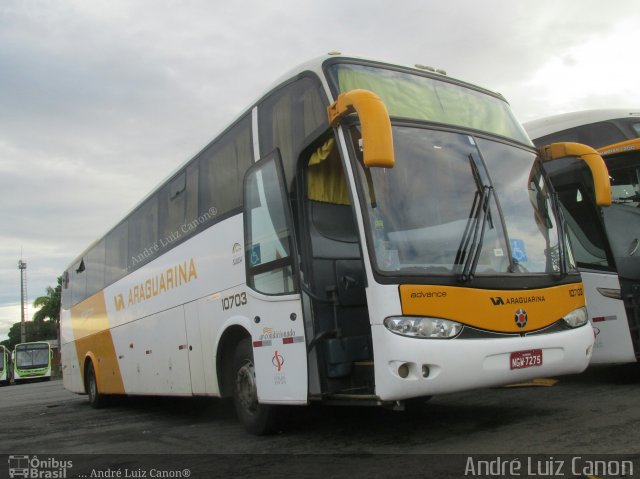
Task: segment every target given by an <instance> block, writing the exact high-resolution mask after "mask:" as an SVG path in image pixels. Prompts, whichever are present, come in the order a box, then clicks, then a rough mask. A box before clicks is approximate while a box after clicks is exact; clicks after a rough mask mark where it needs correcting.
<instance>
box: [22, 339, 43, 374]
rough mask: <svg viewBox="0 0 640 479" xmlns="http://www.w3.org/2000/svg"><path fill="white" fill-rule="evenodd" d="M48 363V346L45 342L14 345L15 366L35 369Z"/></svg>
mask: <svg viewBox="0 0 640 479" xmlns="http://www.w3.org/2000/svg"><path fill="white" fill-rule="evenodd" d="M48 365H49V346H48V345H47V344H29V345H22V344H19V345H18V346H16V367H17V368H19V369H37V368H44V367H47V366H48Z"/></svg>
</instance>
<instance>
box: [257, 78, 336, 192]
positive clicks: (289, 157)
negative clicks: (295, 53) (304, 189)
mask: <svg viewBox="0 0 640 479" xmlns="http://www.w3.org/2000/svg"><path fill="white" fill-rule="evenodd" d="M328 104H329V103H328V101H327V100H326V97H325V95H324V93H323V91H322V86H321V84H320V82H319V81H318V79H317V78H315V77H311V76H306V77H303V78H300V79H299V80H297V81H295V82H292V83H289V84H287V85H285V86H284V87H282V88H280V89H279V90H277V91H275V92H273V93H272V94H271V95H269V96H268V97H267V98H266V99H265V100H263V101H262V102H261V103H260V104H259V105H258V116H259V124H260V151H261V152H265V153H266V152H270V151H272V150H274V149H275V148H278V149H279V150H280V155H281V157H282V164H283V168H284V174H285V178H286V184H287V187H288V188H290V187H291V185H292V183H293V179H294V178H295V172H296V163H295V161H296V158H298V157H299V155H300V153H301V152H302V149H303V146H306V145H307V144H308V142H309V140H310V139H311V138H315V137H317V136H318V135H319V134H320V133H321V132H322V131H324V130H326V129H327V128H328V126H329V125H328V120H327V110H326V108H327V106H328Z"/></svg>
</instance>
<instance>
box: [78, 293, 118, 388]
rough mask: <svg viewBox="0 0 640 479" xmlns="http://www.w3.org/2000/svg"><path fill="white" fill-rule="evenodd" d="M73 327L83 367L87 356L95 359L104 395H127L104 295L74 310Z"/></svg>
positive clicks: (97, 376) (91, 298)
mask: <svg viewBox="0 0 640 479" xmlns="http://www.w3.org/2000/svg"><path fill="white" fill-rule="evenodd" d="M71 326H72V328H73V336H74V338H75V345H76V353H77V355H78V364H79V365H80V367H81V368H82V367H84V362H85V359H86V358H87V356H89V357H91V358H92V360H93V367H94V369H95V372H96V379H97V382H98V390H99V391H100V392H102V393H111V394H124V392H125V390H124V384H123V382H122V375H121V374H120V366H119V365H118V359H117V356H116V349H115V346H114V343H113V337H112V336H111V331H110V329H109V317H108V315H107V307H106V303H105V299H104V292H102V291H101V292H99V293H97V294H94V295H93V296H91V297H90V298H87V299H86V300H84V301H83V302H81V303H79V304H77V305H75V306H74V307H73V308H71ZM81 371H82V369H81Z"/></svg>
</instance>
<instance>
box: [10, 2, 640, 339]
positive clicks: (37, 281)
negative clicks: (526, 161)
mask: <svg viewBox="0 0 640 479" xmlns="http://www.w3.org/2000/svg"><path fill="white" fill-rule="evenodd" d="M639 24H640V8H639V5H638V1H637V0H610V1H607V2H603V1H602V0H482V1H478V0H448V1H438V2H436V1H433V0H401V1H390V0H325V1H319V0H314V1H311V0H286V1H280V0H269V1H253V0H233V1H231V0H227V1H225V2H222V1H219V0H209V1H206V0H92V1H87V0H2V1H1V2H0V215H1V216H0V218H1V220H2V221H1V227H0V340H2V339H5V338H6V334H7V332H8V330H9V327H10V326H11V324H13V323H14V322H16V321H19V320H20V307H19V303H20V281H19V280H20V275H19V271H18V268H17V264H18V260H19V259H20V255H21V251H22V256H23V259H24V260H25V261H26V262H27V264H28V268H27V274H28V299H29V301H30V302H32V301H33V299H34V298H35V297H37V296H40V295H42V294H44V292H45V288H46V287H47V286H54V285H55V283H56V277H57V276H59V275H60V274H61V273H62V271H63V270H64V269H65V268H66V266H67V265H68V264H69V263H70V262H71V260H72V259H73V258H74V257H75V256H77V255H78V254H80V253H81V252H82V250H83V249H84V248H85V247H86V246H87V245H88V244H89V243H90V242H92V241H93V240H95V239H96V238H97V237H99V236H100V235H102V234H103V233H105V232H106V231H107V230H108V229H109V228H110V227H111V226H113V225H114V224H115V223H116V222H117V221H118V220H120V219H121V218H122V217H123V216H124V215H125V214H126V213H127V212H128V211H129V210H130V209H131V207H132V206H134V204H135V203H137V202H138V201H139V200H140V199H141V198H142V197H143V196H144V195H146V194H147V193H148V192H149V191H150V190H151V189H152V188H154V187H155V186H156V185H157V184H158V183H159V182H160V181H161V180H162V179H163V178H165V177H166V176H167V175H168V174H169V173H170V172H171V171H172V170H173V169H174V168H176V167H177V166H178V165H179V164H181V163H183V162H184V161H185V160H187V159H188V158H190V157H191V156H193V154H195V153H196V152H197V151H199V150H200V149H201V148H202V147H203V146H204V145H205V144H206V143H208V142H209V141H210V140H211V139H212V138H213V137H214V136H215V135H216V134H217V133H218V132H219V131H220V130H221V129H222V128H223V127H224V126H225V125H226V124H227V123H228V122H230V121H231V120H232V119H233V118H234V117H235V116H236V115H237V114H239V113H240V112H241V111H242V110H243V109H245V108H246V107H247V106H248V105H249V103H250V102H252V101H253V100H255V99H256V98H257V97H258V96H259V95H260V94H261V93H262V92H263V91H264V90H265V89H266V88H267V87H268V86H270V85H271V84H272V82H273V81H275V80H276V79H277V78H279V77H280V76H281V75H282V74H284V73H286V72H287V71H288V70H290V69H291V68H293V67H294V66H296V65H298V64H300V63H303V62H304V61H306V60H308V59H311V58H315V57H317V56H319V55H322V54H325V53H327V52H329V51H332V50H338V51H341V52H342V53H343V54H345V55H359V56H366V57H371V58H375V59H381V60H389V61H393V62H396V63H402V64H409V65H413V64H415V63H422V64H428V65H433V66H435V67H437V68H443V69H445V70H447V72H448V74H449V75H450V76H453V77H456V78H460V79H463V80H466V81H470V82H472V83H477V84H479V85H481V86H484V87H486V88H489V89H491V90H495V91H498V92H500V93H502V94H503V95H504V96H505V97H506V98H507V99H508V100H509V102H510V103H511V105H512V107H513V109H514V111H515V113H516V115H517V116H518V117H519V119H520V120H521V121H527V120H531V119H535V118H539V117H543V116H547V115H551V114H556V113H562V112H569V111H576V110H584V109H590V108H633V107H635V108H638V107H640V95H639V94H638V90H637V83H638V78H639V77H640V65H639V64H638V62H637V61H636V57H637V53H636V48H635V47H636V45H637V41H636V36H637V35H636V34H635V32H636V31H637V26H638V25H639ZM33 312H34V311H33V309H32V308H31V309H30V310H29V318H30V317H31V315H32V314H33Z"/></svg>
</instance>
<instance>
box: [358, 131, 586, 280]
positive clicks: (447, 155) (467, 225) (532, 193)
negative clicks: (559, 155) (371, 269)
mask: <svg viewBox="0 0 640 479" xmlns="http://www.w3.org/2000/svg"><path fill="white" fill-rule="evenodd" d="M352 131H353V132H354V133H353V134H354V135H355V136H356V138H355V140H356V141H357V135H358V131H357V128H354V129H353V130H352ZM393 137H394V148H395V154H396V164H395V166H394V168H392V169H382V168H371V169H367V168H365V167H363V166H362V162H359V164H360V167H359V168H358V170H359V175H360V179H361V183H362V185H363V189H364V194H365V208H366V210H367V213H368V215H367V216H368V217H369V221H368V224H369V228H370V235H371V238H372V240H373V245H374V250H375V262H376V263H377V268H378V270H379V271H380V272H382V273H392V274H408V275H415V274H422V273H426V274H430V273H434V274H438V273H442V274H462V275H463V278H462V279H466V278H465V276H469V275H470V276H471V277H472V276H473V275H474V274H502V273H558V272H560V271H561V268H560V264H561V263H560V255H561V254H563V253H564V252H566V253H567V254H565V255H564V256H565V261H568V262H569V264H568V265H567V264H566V263H565V265H566V266H569V267H570V268H571V269H575V266H574V264H573V260H572V259H571V258H570V257H568V256H569V251H568V248H559V247H558V246H559V242H558V238H559V234H558V228H557V220H556V217H555V215H554V208H553V205H552V202H551V197H550V195H549V188H548V185H547V182H546V180H545V178H544V177H543V175H542V174H541V169H540V166H539V164H538V163H537V162H536V159H535V154H534V153H533V152H531V151H529V150H525V149H521V148H517V147H515V146H512V145H507V144H504V143H500V142H497V141H493V140H488V139H482V138H477V137H474V136H472V135H469V134H464V133H454V132H447V131H437V130H431V129H424V128H418V127H415V126H399V125H394V126H393ZM355 144H357V143H355ZM505 225H506V226H505ZM565 244H566V242H565Z"/></svg>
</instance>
